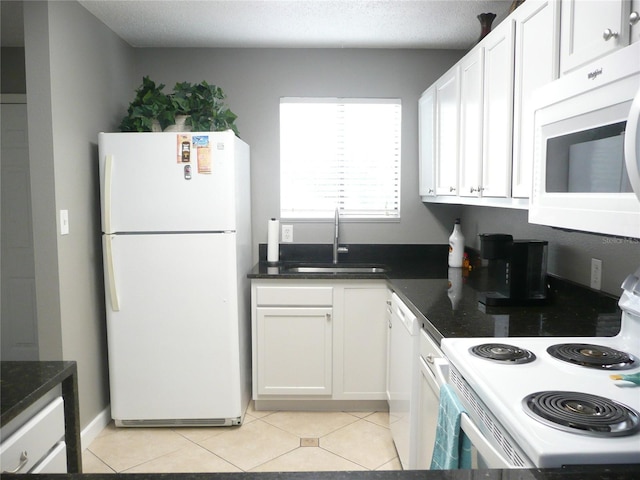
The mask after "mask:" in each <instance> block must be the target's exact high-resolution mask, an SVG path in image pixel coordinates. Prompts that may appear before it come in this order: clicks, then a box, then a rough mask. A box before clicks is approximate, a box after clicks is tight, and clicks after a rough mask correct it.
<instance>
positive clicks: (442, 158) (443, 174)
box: [436, 66, 460, 195]
mask: <svg viewBox="0 0 640 480" xmlns="http://www.w3.org/2000/svg"><path fill="white" fill-rule="evenodd" d="M458 78H459V74H458V66H455V67H453V68H452V69H451V70H449V71H448V72H447V73H445V74H444V75H443V76H442V77H441V78H440V80H438V82H437V83H436V135H437V141H436V195H457V194H458V191H457V190H458V121H459V116H460V114H459V112H460V88H459V85H460V83H459V81H458Z"/></svg>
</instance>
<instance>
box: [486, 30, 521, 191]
mask: <svg viewBox="0 0 640 480" xmlns="http://www.w3.org/2000/svg"><path fill="white" fill-rule="evenodd" d="M491 33H492V35H488V36H487V37H485V38H484V40H483V42H482V43H483V44H484V52H485V53H484V121H483V122H482V123H481V125H482V128H483V136H482V182H481V184H480V185H479V186H478V187H477V190H478V191H479V192H478V193H479V195H481V196H483V197H508V196H510V194H511V159H512V148H511V146H512V143H511V140H512V135H513V63H514V58H513V56H514V55H513V48H514V22H513V21H512V20H511V19H507V20H505V21H504V22H502V23H501V24H500V25H498V27H497V28H496V29H495V30H494V31H493V32H491Z"/></svg>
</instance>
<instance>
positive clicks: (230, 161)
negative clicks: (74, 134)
mask: <svg viewBox="0 0 640 480" xmlns="http://www.w3.org/2000/svg"><path fill="white" fill-rule="evenodd" d="M184 135H187V137H186V138H185V137H184ZM187 139H188V140H187ZM185 142H189V145H188V153H189V154H188V155H182V149H183V148H185V147H183V146H182V144H183V143H185ZM238 143H241V141H240V140H238V139H236V138H235V136H234V135H233V133H232V132H222V133H213V132H202V133H196V132H193V133H188V134H179V133H142V134H137V133H101V134H100V136H99V150H100V154H99V156H100V189H101V204H102V231H103V232H104V233H118V232H192V231H198V232H211V231H233V230H235V229H236V221H235V212H236V210H237V209H236V204H235V198H236V193H235V188H236V184H235V179H236V175H235V169H236V168H237V164H236V161H235V160H234V154H235V152H234V150H235V149H236V148H235V147H236V145H237V144H238Z"/></svg>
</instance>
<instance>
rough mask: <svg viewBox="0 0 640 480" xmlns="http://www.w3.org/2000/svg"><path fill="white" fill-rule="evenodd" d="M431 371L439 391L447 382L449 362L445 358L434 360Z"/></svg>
mask: <svg viewBox="0 0 640 480" xmlns="http://www.w3.org/2000/svg"><path fill="white" fill-rule="evenodd" d="M432 370H433V374H434V376H435V377H436V382H437V383H438V389H440V387H442V385H444V384H445V383H448V380H449V361H448V360H447V359H446V358H434V359H433V369H432Z"/></svg>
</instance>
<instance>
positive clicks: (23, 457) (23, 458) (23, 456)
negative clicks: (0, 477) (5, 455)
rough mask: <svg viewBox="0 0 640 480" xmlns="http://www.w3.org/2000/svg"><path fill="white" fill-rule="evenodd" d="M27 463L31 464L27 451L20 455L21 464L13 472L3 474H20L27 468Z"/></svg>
mask: <svg viewBox="0 0 640 480" xmlns="http://www.w3.org/2000/svg"><path fill="white" fill-rule="evenodd" d="M27 463H29V457H27V451H26V450H25V451H24V452H22V453H21V454H20V463H19V464H18V466H17V467H16V468H14V469H13V470H4V471H3V472H2V473H18V472H19V471H20V470H22V469H23V468H24V467H25V465H26V464H27Z"/></svg>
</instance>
